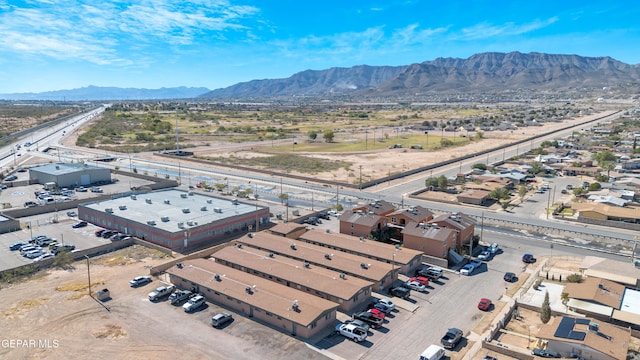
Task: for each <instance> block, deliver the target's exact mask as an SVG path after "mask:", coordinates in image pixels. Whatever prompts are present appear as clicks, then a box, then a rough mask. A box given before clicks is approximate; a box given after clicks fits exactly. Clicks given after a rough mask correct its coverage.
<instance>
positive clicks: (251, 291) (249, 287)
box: [244, 286, 253, 294]
mask: <svg viewBox="0 0 640 360" xmlns="http://www.w3.org/2000/svg"><path fill="white" fill-rule="evenodd" d="M244 290H245V291H246V292H247V294H253V289H251V286H247V287H246V288H244Z"/></svg>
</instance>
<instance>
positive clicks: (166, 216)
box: [80, 189, 264, 232]
mask: <svg viewBox="0 0 640 360" xmlns="http://www.w3.org/2000/svg"><path fill="white" fill-rule="evenodd" d="M233 200H234V199H232V198H216V197H211V196H205V195H202V194H199V193H194V192H187V191H182V190H177V189H169V190H163V191H155V192H149V193H144V194H137V195H131V196H125V197H121V198H116V199H112V200H106V201H98V202H94V203H89V204H83V205H80V206H81V207H82V206H84V207H87V208H89V209H94V210H96V211H101V212H105V213H108V214H110V215H111V216H116V217H122V218H127V219H129V220H133V221H136V222H139V223H146V224H148V225H152V226H154V227H156V228H159V229H162V230H165V231H168V232H178V231H184V230H185V229H188V228H190V227H193V226H198V225H202V224H207V223H211V222H215V221H219V220H224V219H228V218H232V217H236V216H241V215H246V214H249V213H251V212H254V211H256V209H263V208H264V207H262V206H256V205H255V204H247V203H242V202H239V201H237V200H236V201H235V202H234V201H233ZM150 222H153V223H150ZM180 226H182V227H180Z"/></svg>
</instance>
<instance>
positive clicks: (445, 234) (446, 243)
mask: <svg viewBox="0 0 640 360" xmlns="http://www.w3.org/2000/svg"><path fill="white" fill-rule="evenodd" d="M457 237H458V232H457V231H456V230H455V229H451V228H441V227H439V226H438V225H437V224H430V223H411V224H408V225H407V226H405V228H404V230H402V239H403V240H402V242H403V245H404V247H405V248H407V249H413V250H418V251H421V252H423V253H424V254H425V255H429V256H433V257H437V258H441V259H447V258H448V254H449V251H450V250H452V249H453V250H455V248H456V242H457Z"/></svg>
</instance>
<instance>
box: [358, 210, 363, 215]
mask: <svg viewBox="0 0 640 360" xmlns="http://www.w3.org/2000/svg"><path fill="white" fill-rule="evenodd" d="M356 214H358V215H362V214H364V213H363V212H362V210H358V211H356Z"/></svg>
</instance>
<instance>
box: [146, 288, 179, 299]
mask: <svg viewBox="0 0 640 360" xmlns="http://www.w3.org/2000/svg"><path fill="white" fill-rule="evenodd" d="M175 288H176V287H175V286H173V285H169V286H159V287H157V288H155V290H153V291H152V292H150V293H149V294H148V295H147V297H148V298H149V301H158V300H160V299H162V298H163V297H165V296H169V295H171V293H173V290H175Z"/></svg>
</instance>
